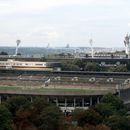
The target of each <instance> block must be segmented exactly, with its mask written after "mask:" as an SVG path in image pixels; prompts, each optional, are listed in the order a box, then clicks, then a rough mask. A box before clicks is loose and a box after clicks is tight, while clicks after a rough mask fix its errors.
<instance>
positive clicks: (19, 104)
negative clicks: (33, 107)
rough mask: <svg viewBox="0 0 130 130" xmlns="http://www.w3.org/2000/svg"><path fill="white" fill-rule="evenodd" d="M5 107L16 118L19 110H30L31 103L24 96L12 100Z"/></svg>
mask: <svg viewBox="0 0 130 130" xmlns="http://www.w3.org/2000/svg"><path fill="white" fill-rule="evenodd" d="M5 105H6V107H7V108H8V109H9V111H10V112H11V113H12V115H13V116H15V115H16V112H17V111H18V110H20V109H26V108H28V107H29V106H30V102H29V101H28V100H27V98H25V97H24V96H18V97H12V98H10V99H9V100H8V101H7V102H6V104H5Z"/></svg>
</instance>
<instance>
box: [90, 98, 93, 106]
mask: <svg viewBox="0 0 130 130" xmlns="http://www.w3.org/2000/svg"><path fill="white" fill-rule="evenodd" d="M92 105H93V98H92V97H90V106H92Z"/></svg>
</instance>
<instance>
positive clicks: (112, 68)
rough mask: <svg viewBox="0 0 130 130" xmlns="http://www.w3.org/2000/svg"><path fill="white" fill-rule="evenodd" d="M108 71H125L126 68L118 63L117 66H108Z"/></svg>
mask: <svg viewBox="0 0 130 130" xmlns="http://www.w3.org/2000/svg"><path fill="white" fill-rule="evenodd" d="M108 71H109V72H127V71H128V69H127V67H126V66H123V65H119V66H114V67H110V68H109V69H108Z"/></svg>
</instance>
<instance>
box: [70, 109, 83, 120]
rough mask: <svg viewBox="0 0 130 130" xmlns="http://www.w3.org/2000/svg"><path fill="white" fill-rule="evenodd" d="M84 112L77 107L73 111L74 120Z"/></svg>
mask: <svg viewBox="0 0 130 130" xmlns="http://www.w3.org/2000/svg"><path fill="white" fill-rule="evenodd" d="M82 112H84V110H83V109H75V110H74V111H73V112H72V120H73V121H77V120H78V118H79V117H80V114H81V113H82Z"/></svg>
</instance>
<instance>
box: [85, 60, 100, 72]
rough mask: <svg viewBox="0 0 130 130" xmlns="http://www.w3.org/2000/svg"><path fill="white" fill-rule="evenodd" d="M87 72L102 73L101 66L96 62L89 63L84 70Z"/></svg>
mask: <svg viewBox="0 0 130 130" xmlns="http://www.w3.org/2000/svg"><path fill="white" fill-rule="evenodd" d="M84 69H85V70H86V71H100V66H99V64H98V63H95V62H88V63H86V65H85V68H84Z"/></svg>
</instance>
